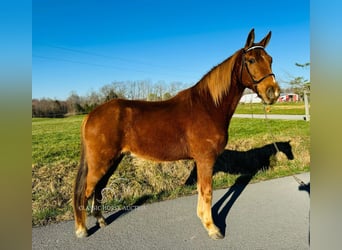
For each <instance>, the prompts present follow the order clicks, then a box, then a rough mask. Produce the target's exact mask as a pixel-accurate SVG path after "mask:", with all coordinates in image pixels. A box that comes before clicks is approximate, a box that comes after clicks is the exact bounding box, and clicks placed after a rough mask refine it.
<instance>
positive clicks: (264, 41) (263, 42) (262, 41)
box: [259, 31, 272, 48]
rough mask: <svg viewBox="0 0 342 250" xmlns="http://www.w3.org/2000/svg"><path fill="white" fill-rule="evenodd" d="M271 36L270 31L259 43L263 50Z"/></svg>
mask: <svg viewBox="0 0 342 250" xmlns="http://www.w3.org/2000/svg"><path fill="white" fill-rule="evenodd" d="M271 35H272V31H270V32H268V34H267V35H266V36H265V37H264V39H262V40H261V41H260V43H259V44H260V45H261V46H263V47H264V48H266V46H267V44H268V42H269V41H270V39H271Z"/></svg>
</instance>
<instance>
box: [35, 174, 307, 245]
mask: <svg viewBox="0 0 342 250" xmlns="http://www.w3.org/2000/svg"><path fill="white" fill-rule="evenodd" d="M296 176H297V177H299V179H301V180H302V181H303V182H304V183H305V184H306V185H300V184H298V182H297V181H296V180H295V178H293V177H292V176H290V177H285V178H279V179H273V180H269V181H264V182H259V183H256V184H248V185H247V181H246V180H245V179H244V178H239V182H238V183H236V184H235V185H234V186H233V187H231V188H229V189H224V190H217V191H214V199H213V215H214V220H215V221H216V223H217V224H218V226H219V227H220V229H221V231H222V233H223V234H224V235H225V237H224V239H222V240H216V241H215V240H212V239H210V238H209V237H208V235H207V232H206V231H205V229H204V228H203V226H202V224H201V223H200V221H199V219H198V218H197V216H196V202H197V195H194V196H188V197H183V198H179V199H176V200H170V201H164V202H158V203H154V204H149V205H142V206H139V207H137V208H135V209H133V210H131V211H129V210H127V211H119V212H114V213H111V214H109V215H107V216H108V217H107V221H108V222H109V225H108V226H107V227H105V228H103V229H98V228H96V227H94V225H95V220H94V219H93V218H92V217H89V219H88V228H90V233H91V235H90V236H89V237H88V238H83V239H78V238H76V236H75V234H74V222H73V221H68V222H63V223H58V224H54V225H49V226H45V227H39V228H32V249H263V250H265V249H272V250H274V249H291V250H293V249H300V250H303V249H309V234H310V232H309V216H310V174H309V173H304V174H299V175H296Z"/></svg>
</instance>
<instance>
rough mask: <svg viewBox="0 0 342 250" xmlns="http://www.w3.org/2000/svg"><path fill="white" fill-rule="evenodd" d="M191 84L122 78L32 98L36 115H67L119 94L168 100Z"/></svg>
mask: <svg viewBox="0 0 342 250" xmlns="http://www.w3.org/2000/svg"><path fill="white" fill-rule="evenodd" d="M186 87H187V86H186V85H185V84H184V83H181V82H171V83H169V84H166V83H165V82H164V81H159V82H156V83H152V82H151V81H148V80H143V81H121V82H118V81H116V82H112V83H111V84H107V85H104V86H103V87H101V88H100V89H99V91H91V92H90V93H89V94H87V95H86V96H80V95H78V94H77V92H75V91H72V92H71V93H70V95H69V96H68V98H67V99H66V100H56V99H51V98H42V99H32V117H65V116H68V115H76V114H87V113H89V112H90V111H91V110H93V109H94V108H95V107H97V106H99V105H101V104H103V103H105V102H107V101H109V100H111V99H115V98H124V99H132V100H133V99H136V100H147V101H159V100H166V99H169V98H171V97H172V96H174V95H176V94H177V92H179V91H180V90H181V89H184V88H186Z"/></svg>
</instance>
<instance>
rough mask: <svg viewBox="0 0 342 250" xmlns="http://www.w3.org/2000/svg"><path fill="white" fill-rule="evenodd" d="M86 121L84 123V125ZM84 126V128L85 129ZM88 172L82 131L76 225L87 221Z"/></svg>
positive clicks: (75, 199) (77, 177)
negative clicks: (86, 194) (86, 193)
mask: <svg viewBox="0 0 342 250" xmlns="http://www.w3.org/2000/svg"><path fill="white" fill-rule="evenodd" d="M84 124H85V122H84V123H83V125H84ZM83 127H84V126H82V130H83ZM87 174H88V163H87V157H86V150H85V145H84V142H83V133H82V141H81V161H80V166H79V169H78V172H77V176H76V180H75V185H74V199H73V206H74V215H75V222H76V226H77V225H79V224H83V223H84V222H85V216H86V213H85V210H86V207H85V206H86V197H85V192H86V188H87Z"/></svg>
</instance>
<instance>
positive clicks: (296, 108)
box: [235, 102, 305, 115]
mask: <svg viewBox="0 0 342 250" xmlns="http://www.w3.org/2000/svg"><path fill="white" fill-rule="evenodd" d="M268 108H269V112H268V114H281V115H304V114H305V106H304V102H295V103H290V102H277V103H275V104H273V105H272V106H268ZM235 113H236V114H264V104H262V103H246V104H244V103H240V104H239V105H238V106H237V108H236V111H235Z"/></svg>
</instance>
